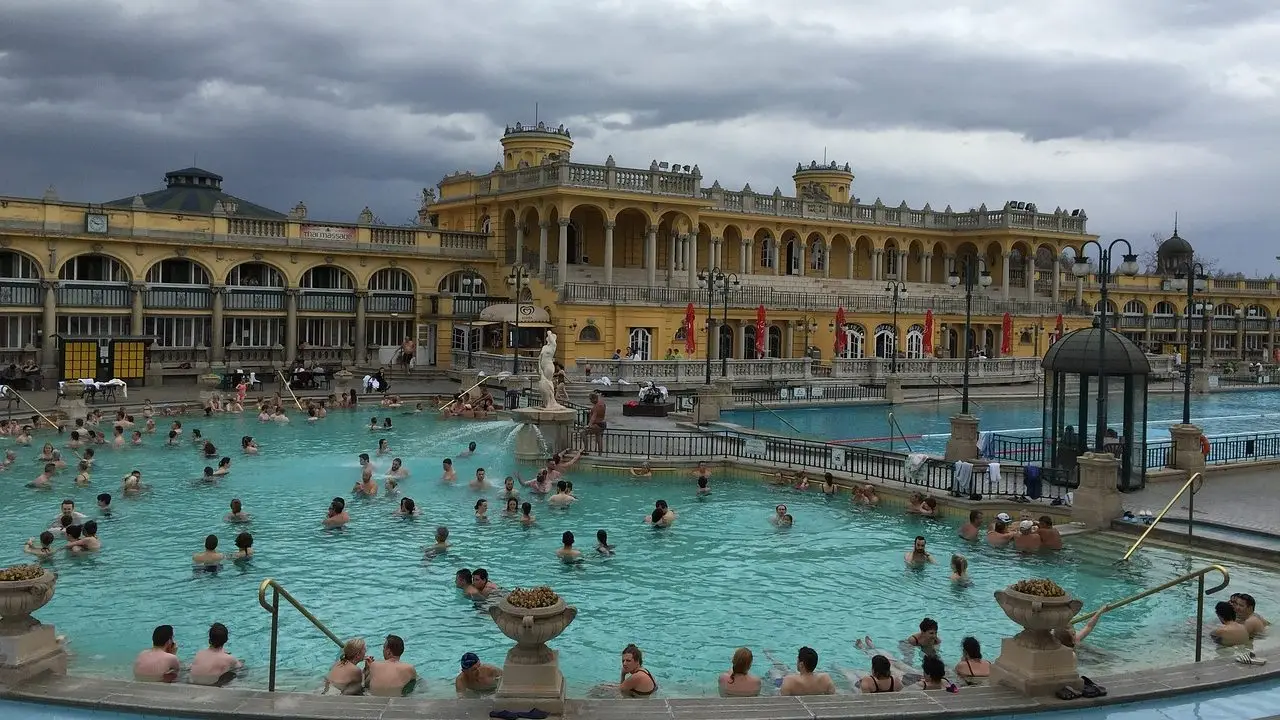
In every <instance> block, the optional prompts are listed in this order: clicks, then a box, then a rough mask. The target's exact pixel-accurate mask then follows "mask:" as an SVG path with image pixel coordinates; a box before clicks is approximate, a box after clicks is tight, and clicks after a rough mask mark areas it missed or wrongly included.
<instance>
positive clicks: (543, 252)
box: [538, 220, 551, 276]
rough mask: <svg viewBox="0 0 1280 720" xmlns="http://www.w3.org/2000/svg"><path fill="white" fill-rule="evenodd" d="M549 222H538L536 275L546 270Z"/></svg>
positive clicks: (543, 273)
mask: <svg viewBox="0 0 1280 720" xmlns="http://www.w3.org/2000/svg"><path fill="white" fill-rule="evenodd" d="M550 227H551V224H550V223H548V222H547V221H546V220H543V221H542V222H540V223H538V275H540V276H541V275H545V274H546V272H547V244H548V243H547V230H548V229H549V228H550Z"/></svg>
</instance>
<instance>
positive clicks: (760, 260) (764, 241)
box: [747, 228, 781, 275]
mask: <svg viewBox="0 0 1280 720" xmlns="http://www.w3.org/2000/svg"><path fill="white" fill-rule="evenodd" d="M751 246H752V248H753V250H752V257H751V258H750V261H749V262H748V263H747V272H749V273H755V272H758V273H759V274H761V275H770V274H777V268H778V261H779V260H780V259H781V255H780V253H779V252H778V239H777V237H775V236H774V234H773V231H772V230H770V229H769V228H758V229H757V230H756V231H755V234H754V238H753V242H752V244H751Z"/></svg>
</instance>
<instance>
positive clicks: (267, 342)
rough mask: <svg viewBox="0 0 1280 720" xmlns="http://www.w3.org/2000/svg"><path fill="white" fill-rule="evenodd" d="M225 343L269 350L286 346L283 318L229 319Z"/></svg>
mask: <svg viewBox="0 0 1280 720" xmlns="http://www.w3.org/2000/svg"><path fill="white" fill-rule="evenodd" d="M225 323H226V324H225V325H224V327H225V329H226V330H225V333H224V342H226V343H227V345H228V346H230V345H238V346H240V347H245V348H269V347H274V346H276V345H283V344H284V319H283V318H227V319H226V321H225Z"/></svg>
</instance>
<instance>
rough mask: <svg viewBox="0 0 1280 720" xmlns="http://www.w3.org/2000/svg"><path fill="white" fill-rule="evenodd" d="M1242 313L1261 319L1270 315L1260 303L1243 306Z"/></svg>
mask: <svg viewBox="0 0 1280 720" xmlns="http://www.w3.org/2000/svg"><path fill="white" fill-rule="evenodd" d="M1244 315H1245V317H1249V318H1255V319H1261V318H1266V317H1270V316H1271V313H1269V312H1268V311H1267V309H1266V308H1265V307H1263V306H1261V305H1250V306H1249V307H1248V308H1245V311H1244Z"/></svg>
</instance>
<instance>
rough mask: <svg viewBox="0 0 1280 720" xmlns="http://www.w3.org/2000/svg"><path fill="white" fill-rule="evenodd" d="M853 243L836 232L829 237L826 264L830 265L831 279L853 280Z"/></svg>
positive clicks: (842, 234) (845, 236)
mask: <svg viewBox="0 0 1280 720" xmlns="http://www.w3.org/2000/svg"><path fill="white" fill-rule="evenodd" d="M853 260H854V258H853V241H852V240H850V239H849V236H848V235H846V234H844V233H842V232H838V233H835V234H834V235H832V236H831V253H830V257H829V258H828V259H827V262H829V263H831V277H833V278H848V279H850V280H852V279H853V267H854V262H853Z"/></svg>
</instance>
